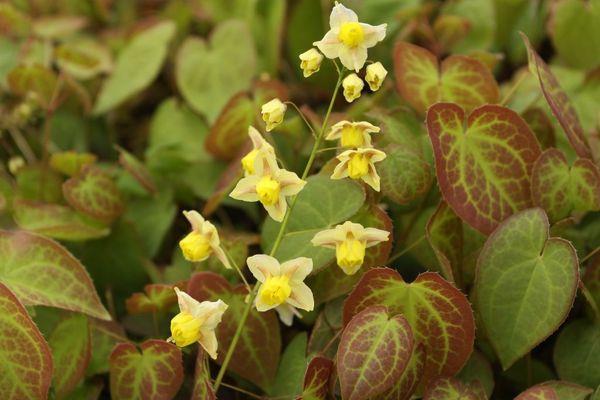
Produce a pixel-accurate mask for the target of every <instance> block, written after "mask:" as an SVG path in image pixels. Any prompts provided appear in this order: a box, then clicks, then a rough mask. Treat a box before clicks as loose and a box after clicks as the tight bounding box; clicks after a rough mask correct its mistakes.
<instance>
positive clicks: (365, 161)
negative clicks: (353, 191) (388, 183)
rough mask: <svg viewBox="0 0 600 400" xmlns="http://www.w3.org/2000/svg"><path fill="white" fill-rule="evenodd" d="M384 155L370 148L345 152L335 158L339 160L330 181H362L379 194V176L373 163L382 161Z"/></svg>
mask: <svg viewBox="0 0 600 400" xmlns="http://www.w3.org/2000/svg"><path fill="white" fill-rule="evenodd" d="M385 157H386V155H385V153H384V152H383V151H381V150H377V149H372V148H360V149H356V150H346V151H344V152H343V153H341V154H339V155H338V156H337V159H338V160H339V163H338V165H336V167H335V169H334V170H333V174H331V179H343V178H346V177H350V178H352V179H362V180H363V182H365V183H366V184H367V185H369V186H371V187H372V188H373V189H374V190H376V191H378V192H379V186H380V185H379V181H380V179H379V174H377V170H376V169H375V165H374V164H375V163H376V162H379V161H382V160H384V159H385Z"/></svg>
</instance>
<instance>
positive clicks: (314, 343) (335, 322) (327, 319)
mask: <svg viewBox="0 0 600 400" xmlns="http://www.w3.org/2000/svg"><path fill="white" fill-rule="evenodd" d="M309 287H310V288H311V289H313V291H314V288H313V287H312V286H310V284H309ZM344 300H345V299H344V298H343V297H338V298H337V299H335V300H333V301H330V302H327V303H325V305H324V306H323V309H322V311H321V312H320V313H319V315H318V316H317V319H316V320H315V323H314V325H313V328H312V332H311V334H310V339H309V341H308V354H309V355H315V354H317V355H323V356H325V357H328V358H334V357H335V353H336V349H337V347H338V343H339V334H338V333H339V332H340V331H341V330H342V328H343V325H342V309H343V305H344ZM336 336H337V338H336Z"/></svg>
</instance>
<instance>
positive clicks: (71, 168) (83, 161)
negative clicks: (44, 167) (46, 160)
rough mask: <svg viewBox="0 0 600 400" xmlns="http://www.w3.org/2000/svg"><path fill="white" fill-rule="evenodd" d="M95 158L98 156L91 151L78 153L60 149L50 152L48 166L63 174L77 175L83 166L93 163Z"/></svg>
mask: <svg viewBox="0 0 600 400" xmlns="http://www.w3.org/2000/svg"><path fill="white" fill-rule="evenodd" d="M97 158H98V157H96V155H94V154H92V153H79V152H76V151H73V150H70V151H61V152H58V153H52V155H51V156H50V167H52V169H54V170H55V171H58V172H60V173H63V174H65V175H68V176H74V175H77V174H78V173H79V171H81V169H82V168H83V167H84V166H86V165H89V164H94V163H95V162H96V159H97Z"/></svg>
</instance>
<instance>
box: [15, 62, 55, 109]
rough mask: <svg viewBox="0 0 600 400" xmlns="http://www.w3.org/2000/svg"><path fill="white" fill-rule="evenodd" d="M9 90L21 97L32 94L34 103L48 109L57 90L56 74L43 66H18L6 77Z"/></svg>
mask: <svg viewBox="0 0 600 400" xmlns="http://www.w3.org/2000/svg"><path fill="white" fill-rule="evenodd" d="M6 79H7V81H8V87H9V88H10V90H11V91H12V92H13V93H14V94H16V95H18V96H21V97H26V96H27V95H28V93H32V94H34V95H35V96H36V97H35V101H36V102H38V103H39V104H40V105H41V106H42V107H44V108H48V107H49V106H50V102H51V101H52V97H53V95H54V92H55V91H56V88H57V82H58V79H57V78H56V74H55V73H54V72H53V71H52V70H50V69H48V68H46V67H44V66H43V65H39V64H34V65H20V66H18V67H16V68H14V69H13V70H11V71H10V72H9V74H8V76H7V77H6Z"/></svg>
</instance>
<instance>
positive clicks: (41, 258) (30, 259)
mask: <svg viewBox="0 0 600 400" xmlns="http://www.w3.org/2000/svg"><path fill="white" fill-rule="evenodd" d="M0 259H2V260H5V261H4V262H3V263H1V264H0V282H2V283H3V284H5V285H6V286H8V287H9V288H10V289H11V290H12V291H13V292H14V293H15V294H16V296H17V297H18V298H19V300H21V301H22V302H23V303H24V304H25V305H45V306H50V307H58V308H64V309H66V310H71V311H78V312H82V313H85V314H87V315H90V316H92V317H96V318H100V319H106V320H108V319H110V314H108V312H107V311H106V309H105V308H104V306H103V305H102V303H101V302H100V299H99V298H98V295H97V294H96V289H95V288H94V285H93V284H92V281H91V279H90V277H89V275H88V273H87V271H86V270H85V268H84V266H83V265H81V263H80V262H79V261H78V260H77V259H76V258H75V257H73V256H72V255H71V253H69V252H68V251H67V250H66V249H65V248H64V247H62V246H61V245H59V244H58V243H56V242H55V241H53V240H51V239H47V238H45V237H43V236H39V235H36V234H33V233H28V232H24V231H15V232H10V231H3V230H0Z"/></svg>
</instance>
